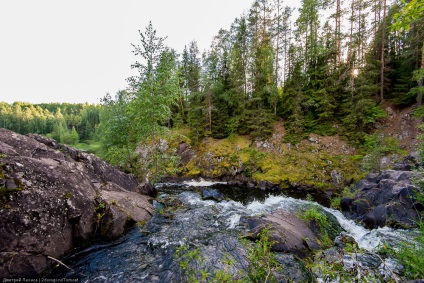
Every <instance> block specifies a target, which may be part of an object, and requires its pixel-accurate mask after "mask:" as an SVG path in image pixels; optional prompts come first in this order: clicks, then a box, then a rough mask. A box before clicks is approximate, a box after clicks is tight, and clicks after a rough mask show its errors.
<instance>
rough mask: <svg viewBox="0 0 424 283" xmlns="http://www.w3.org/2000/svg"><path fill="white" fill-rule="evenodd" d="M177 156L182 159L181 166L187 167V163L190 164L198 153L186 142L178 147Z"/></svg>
mask: <svg viewBox="0 0 424 283" xmlns="http://www.w3.org/2000/svg"><path fill="white" fill-rule="evenodd" d="M175 154H176V155H177V156H179V157H180V165H181V166H185V165H187V163H189V162H190V161H191V160H192V159H193V158H194V157H196V153H195V152H194V151H193V150H192V149H191V147H190V145H189V144H188V143H186V142H181V143H180V144H179V145H178V148H177V151H176V152H175Z"/></svg>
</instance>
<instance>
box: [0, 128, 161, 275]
mask: <svg viewBox="0 0 424 283" xmlns="http://www.w3.org/2000/svg"><path fill="white" fill-rule="evenodd" d="M0 165H1V167H0V239H1V241H0V277H21V276H25V277H33V276H38V275H39V274H40V273H42V272H43V271H44V270H45V269H46V268H47V267H49V266H50V265H51V264H52V263H54V260H53V259H52V258H54V259H57V258H60V257H61V256H63V255H65V254H66V253H69V252H70V251H71V250H72V249H73V248H74V247H78V246H81V245H84V244H86V243H87V241H88V240H90V239H92V238H93V237H98V236H102V237H107V238H109V237H116V236H119V235H120V234H121V233H122V232H123V231H124V230H125V228H126V227H127V226H128V225H131V223H134V222H139V221H147V220H148V219H149V218H150V215H151V214H152V212H153V207H152V205H151V204H150V203H149V197H147V196H143V195H140V194H137V193H135V192H133V191H134V189H135V187H136V186H137V185H138V181H137V179H136V178H135V177H134V176H133V175H128V174H125V173H123V172H121V171H119V170H117V169H116V168H114V167H112V166H110V165H109V164H107V163H106V162H104V161H102V160H101V159H99V158H97V157H96V156H94V155H92V154H88V153H84V152H81V151H78V150H76V149H73V148H71V147H67V146H64V145H60V144H58V143H56V142H55V141H54V140H51V139H47V138H45V137H42V136H38V135H30V136H23V135H19V134H16V133H14V132H11V131H9V130H6V129H0Z"/></svg>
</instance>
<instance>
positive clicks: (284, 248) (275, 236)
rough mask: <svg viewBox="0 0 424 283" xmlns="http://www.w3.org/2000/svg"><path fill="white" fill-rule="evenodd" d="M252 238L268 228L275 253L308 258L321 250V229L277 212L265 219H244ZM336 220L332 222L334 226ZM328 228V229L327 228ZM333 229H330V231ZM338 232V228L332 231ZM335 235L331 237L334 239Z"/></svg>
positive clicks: (287, 214)
mask: <svg viewBox="0 0 424 283" xmlns="http://www.w3.org/2000/svg"><path fill="white" fill-rule="evenodd" d="M246 221H247V223H248V226H249V229H250V230H251V232H252V235H253V237H259V233H260V232H261V231H262V230H263V229H264V228H267V227H269V231H270V237H269V240H270V241H271V242H275V243H274V244H273V246H272V249H273V250H274V251H277V252H285V253H292V254H294V255H296V256H298V257H300V258H306V257H310V256H311V253H312V252H313V251H315V250H318V249H320V248H321V246H322V244H321V237H322V236H323V235H321V229H320V228H318V227H316V226H315V224H314V223H305V221H304V220H302V219H300V218H298V217H297V216H296V215H295V214H293V213H290V212H287V211H283V210H277V211H275V212H274V213H272V214H271V215H268V216H266V217H261V218H258V217H253V218H247V219H246ZM336 222H337V220H336V221H335V222H334V224H335V225H338V223H337V224H336ZM329 228H330V227H329ZM333 229H334V228H333V227H331V228H330V230H333ZM334 230H335V231H338V230H339V227H338V228H336V229H334ZM334 237H335V235H334V236H333V239H334Z"/></svg>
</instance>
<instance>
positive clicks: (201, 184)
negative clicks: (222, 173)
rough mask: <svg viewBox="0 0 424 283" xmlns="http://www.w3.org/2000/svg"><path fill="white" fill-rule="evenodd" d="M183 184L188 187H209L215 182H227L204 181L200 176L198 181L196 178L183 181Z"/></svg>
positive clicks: (224, 183) (215, 183) (223, 183)
mask: <svg viewBox="0 0 424 283" xmlns="http://www.w3.org/2000/svg"><path fill="white" fill-rule="evenodd" d="M183 184H184V185H186V186H188V187H210V186H213V185H217V184H222V185H226V184H227V182H211V181H205V180H203V179H202V178H200V179H199V180H198V181H196V180H191V181H184V182H183Z"/></svg>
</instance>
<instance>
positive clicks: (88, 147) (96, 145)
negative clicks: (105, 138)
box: [73, 140, 107, 159]
mask: <svg viewBox="0 0 424 283" xmlns="http://www.w3.org/2000/svg"><path fill="white" fill-rule="evenodd" d="M73 147H75V148H76V149H79V150H82V151H86V152H88V153H93V154H95V155H97V156H98V157H100V158H102V159H105V157H106V154H107V150H106V149H104V148H103V147H102V144H101V143H100V142H99V141H94V140H87V141H85V142H80V143H77V144H75V145H73Z"/></svg>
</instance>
